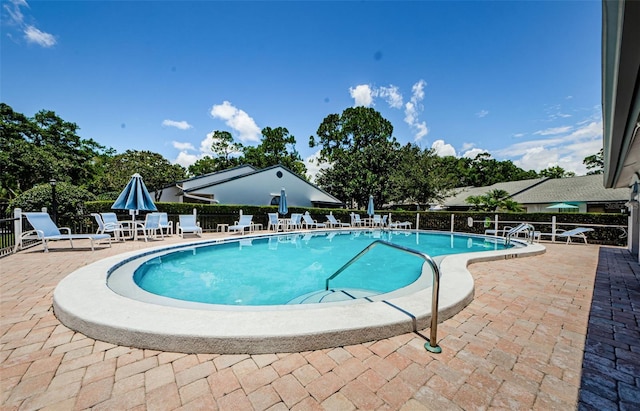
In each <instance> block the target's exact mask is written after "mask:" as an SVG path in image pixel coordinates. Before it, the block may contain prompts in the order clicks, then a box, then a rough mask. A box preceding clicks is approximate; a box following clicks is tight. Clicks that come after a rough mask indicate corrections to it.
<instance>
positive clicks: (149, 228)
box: [134, 213, 164, 242]
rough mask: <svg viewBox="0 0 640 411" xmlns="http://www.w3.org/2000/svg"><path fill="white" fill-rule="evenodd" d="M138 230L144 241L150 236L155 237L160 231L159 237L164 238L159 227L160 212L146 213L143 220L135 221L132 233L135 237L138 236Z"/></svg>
mask: <svg viewBox="0 0 640 411" xmlns="http://www.w3.org/2000/svg"><path fill="white" fill-rule="evenodd" d="M138 232H142V234H143V235H144V241H145V242H147V241H148V240H149V239H150V238H151V239H155V238H157V236H158V233H160V238H161V239H163V240H164V233H163V232H162V227H160V214H158V213H149V214H147V215H146V216H145V219H144V222H139V223H136V226H135V234H134V236H135V238H136V239H137V236H138Z"/></svg>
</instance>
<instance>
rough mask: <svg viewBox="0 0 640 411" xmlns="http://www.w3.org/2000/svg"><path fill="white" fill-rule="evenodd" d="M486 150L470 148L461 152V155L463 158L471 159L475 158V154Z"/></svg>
mask: <svg viewBox="0 0 640 411" xmlns="http://www.w3.org/2000/svg"><path fill="white" fill-rule="evenodd" d="M487 152H488V150H483V149H481V148H472V149H470V150H467V151H465V152H464V153H463V154H462V157H464V158H472V159H473V158H476V156H477V155H478V154H482V153H487Z"/></svg>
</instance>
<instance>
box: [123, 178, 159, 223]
mask: <svg viewBox="0 0 640 411" xmlns="http://www.w3.org/2000/svg"><path fill="white" fill-rule="evenodd" d="M111 208H112V209H114V210H134V211H140V210H142V211H157V210H158V209H157V208H156V205H155V204H154V203H153V199H152V198H151V195H150V194H149V191H148V190H147V187H146V186H145V185H144V182H143V181H142V176H141V175H140V174H138V173H135V174H134V175H132V176H131V180H129V182H128V183H127V185H126V186H125V187H124V190H122V192H121V193H120V195H119V196H118V199H117V200H116V201H115V203H113V205H112V206H111ZM132 214H133V219H134V220H135V213H132Z"/></svg>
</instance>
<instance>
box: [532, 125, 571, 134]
mask: <svg viewBox="0 0 640 411" xmlns="http://www.w3.org/2000/svg"><path fill="white" fill-rule="evenodd" d="M572 128H573V127H571V126H563V127H552V128H547V129H545V130H538V131H536V132H534V133H533V134H535V135H540V136H549V135H554V134H563V133H566V132H567V131H569V130H571V129H572Z"/></svg>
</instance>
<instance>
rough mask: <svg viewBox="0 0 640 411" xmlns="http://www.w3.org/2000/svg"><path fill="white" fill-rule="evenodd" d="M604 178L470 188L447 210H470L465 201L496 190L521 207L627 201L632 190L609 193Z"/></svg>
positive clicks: (451, 200) (448, 204)
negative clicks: (452, 208) (544, 204)
mask: <svg viewBox="0 0 640 411" xmlns="http://www.w3.org/2000/svg"><path fill="white" fill-rule="evenodd" d="M602 179H603V176H602V175H601V174H595V175H587V176H579V177H567V178H548V177H544V178H536V179H531V180H521V181H510V182H505V183H497V184H494V185H491V186H486V187H467V188H463V189H459V191H458V192H457V193H456V194H455V195H453V196H451V197H449V198H447V199H446V200H445V201H444V205H445V206H446V207H462V206H470V204H469V203H467V202H466V201H465V200H466V199H467V198H468V197H469V196H478V195H484V194H486V193H488V192H489V191H492V190H496V189H498V190H504V191H506V192H507V193H509V198H511V199H513V200H514V201H516V202H518V203H520V204H543V203H560V202H581V203H587V202H589V203H598V202H609V201H626V200H628V199H629V189H628V188H616V189H606V188H604V186H603V184H602Z"/></svg>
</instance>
